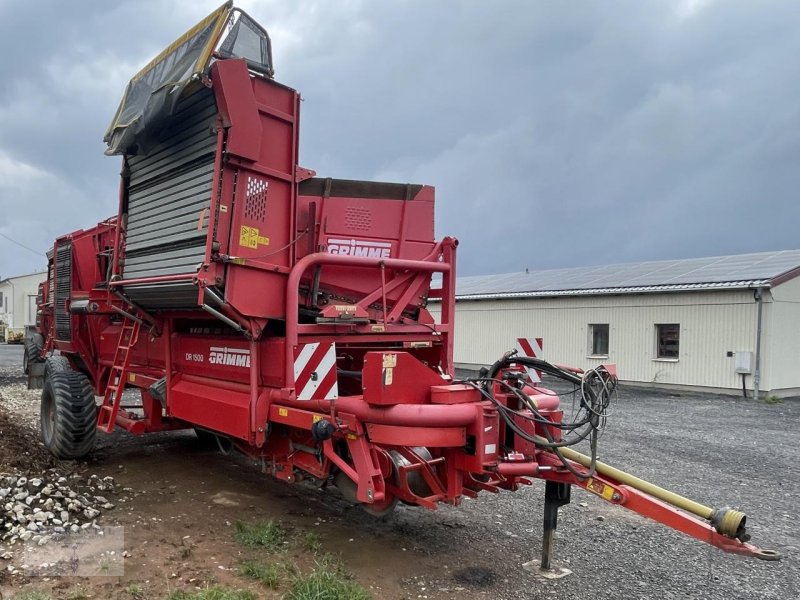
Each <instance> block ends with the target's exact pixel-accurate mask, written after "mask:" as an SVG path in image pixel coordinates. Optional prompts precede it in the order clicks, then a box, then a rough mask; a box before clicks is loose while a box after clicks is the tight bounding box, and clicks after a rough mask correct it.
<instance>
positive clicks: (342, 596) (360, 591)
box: [286, 554, 372, 600]
mask: <svg viewBox="0 0 800 600" xmlns="http://www.w3.org/2000/svg"><path fill="white" fill-rule="evenodd" d="M371 599H372V594H370V593H369V592H368V591H367V590H365V589H364V588H363V587H361V586H360V585H359V584H357V583H356V582H355V581H353V580H352V578H351V576H350V575H349V574H348V573H347V572H346V570H345V568H344V565H343V564H342V562H341V560H339V558H338V557H335V556H333V555H330V554H328V555H325V556H324V557H322V559H321V560H319V561H318V562H317V565H316V567H315V568H314V570H313V571H311V572H310V573H308V574H307V575H300V576H297V577H295V579H294V581H293V582H292V587H291V589H290V590H289V593H288V594H286V600H371Z"/></svg>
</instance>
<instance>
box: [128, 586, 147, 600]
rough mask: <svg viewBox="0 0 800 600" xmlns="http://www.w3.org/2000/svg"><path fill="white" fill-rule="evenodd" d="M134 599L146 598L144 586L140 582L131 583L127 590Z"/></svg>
mask: <svg viewBox="0 0 800 600" xmlns="http://www.w3.org/2000/svg"><path fill="white" fill-rule="evenodd" d="M125 591H126V592H128V594H129V595H130V597H131V598H133V600H144V598H145V597H144V588H143V587H142V586H141V585H139V584H138V583H132V584H130V585H129V586H128V587H127V589H126V590H125Z"/></svg>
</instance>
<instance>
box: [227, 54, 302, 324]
mask: <svg viewBox="0 0 800 600" xmlns="http://www.w3.org/2000/svg"><path fill="white" fill-rule="evenodd" d="M211 77H212V81H213V83H214V93H215V95H216V97H217V105H218V106H219V107H220V110H221V113H222V115H223V124H227V123H230V126H229V128H228V131H227V141H226V147H225V151H226V153H227V156H228V161H227V162H226V163H225V164H224V167H223V181H230V182H231V184H232V185H231V186H230V187H228V188H225V187H224V186H223V189H222V193H223V196H222V197H221V198H220V207H222V206H224V207H225V209H222V208H221V210H225V211H227V212H228V214H227V215H225V217H226V218H225V219H220V225H223V224H224V225H225V226H226V227H228V228H229V229H228V231H222V230H219V231H218V232H217V238H218V241H219V242H220V246H221V247H220V252H221V253H223V254H227V255H229V256H230V257H232V262H230V263H229V264H228V266H227V268H226V275H225V283H224V288H225V290H224V291H225V300H227V302H229V303H230V305H231V306H233V307H234V308H235V309H236V310H237V311H238V312H240V313H242V314H243V315H246V316H250V317H266V318H284V316H285V302H286V300H285V286H286V274H287V273H288V269H289V267H290V266H291V264H292V259H293V248H292V244H291V241H292V239H291V236H292V232H293V231H294V214H295V201H296V186H295V183H294V173H295V167H296V165H297V135H298V120H299V119H298V116H299V114H298V113H299V95H298V93H297V92H296V91H294V90H292V89H291V88H288V87H285V86H283V85H280V84H279V83H276V82H274V81H271V80H267V79H262V78H257V77H250V76H249V74H248V72H247V68H246V66H245V64H244V62H243V61H236V60H231V61H220V62H218V63H215V65H214V67H213V68H212V73H211ZM234 182H235V183H234ZM226 192H227V193H228V194H232V197H225V196H224V194H225V193H226Z"/></svg>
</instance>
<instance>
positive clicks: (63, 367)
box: [44, 354, 72, 380]
mask: <svg viewBox="0 0 800 600" xmlns="http://www.w3.org/2000/svg"><path fill="white" fill-rule="evenodd" d="M70 371H72V365H70V364H69V360H67V357H66V356H63V355H61V354H53V355H52V356H48V357H47V360H45V361H44V378H45V380H47V379H48V378H49V377H50V376H51V375H52V374H53V373H67V372H70Z"/></svg>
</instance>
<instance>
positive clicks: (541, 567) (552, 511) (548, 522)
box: [522, 481, 572, 579]
mask: <svg viewBox="0 0 800 600" xmlns="http://www.w3.org/2000/svg"><path fill="white" fill-rule="evenodd" d="M571 488H572V486H571V485H569V484H568V483H560V482H557V481H547V482H546V483H545V487H544V527H543V530H542V557H541V559H539V560H536V559H534V560H532V561H530V562H527V563H525V564H524V565H522V568H523V569H525V570H526V571H530V572H532V573H534V574H536V575H538V576H540V577H544V578H545V579H560V578H561V577H565V576H566V575H569V574H570V573H572V571H570V570H569V569H564V568H554V567H553V565H552V557H553V544H554V542H555V532H556V527H558V509H559V507H561V506H564V505H565V504H569V500H570V490H571Z"/></svg>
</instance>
